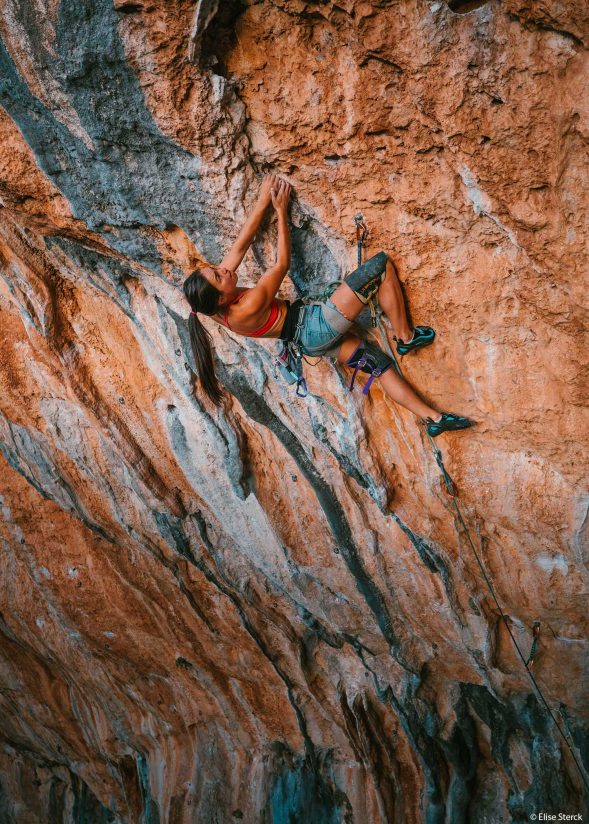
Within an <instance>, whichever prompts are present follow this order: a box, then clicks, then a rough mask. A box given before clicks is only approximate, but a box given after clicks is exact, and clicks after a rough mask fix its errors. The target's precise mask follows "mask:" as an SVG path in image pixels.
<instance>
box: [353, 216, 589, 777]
mask: <svg viewBox="0 0 589 824" xmlns="http://www.w3.org/2000/svg"><path fill="white" fill-rule="evenodd" d="M354 223H355V224H356V243H357V246H358V266H361V265H362V249H363V246H364V244H365V241H366V238H367V236H368V227H367V226H366V223H365V221H364V218H363V216H362V213H361V212H358V214H356V215H355V217H354ZM371 310H372V307H371ZM372 317H373V325H376V324H375V323H374V320H375V318H376V317H377V316H376V313H375V312H373V313H372ZM377 322H378V329H379V332H380V335H381V337H382V340H383V343H384V346H385V348H386V349H387V351H388V354H389V355H390V356H391V357H392V358H393V361H394V366H395V369H396V371H397V374H398V375H399V376H400V377H403V373H402V371H401V367H400V366H399V362H398V361H397V358H396V357H395V354H394V352H393V351H392V348H391V346H390V344H389V341H388V338H387V336H386V332H385V329H384V326H383V324H382V320H381V319H380V317H378V318H377ZM425 433H426V435H427V437H428V440H429V442H430V444H431V447H432V450H433V453H434V458H435V461H436V464H437V465H438V468H439V470H440V473H441V476H442V478H443V480H444V484H445V486H446V490H447V492H448V494H449V496H450V499H451V501H452V505H453V506H454V510H455V512H456V518H457V519H458V522H459V523H460V525H461V527H462V532H463V534H464V536H465V538H466V540H467V542H468V544H469V546H470V548H471V550H472V553H473V555H474V557H475V559H476V562H477V564H478V566H479V569H480V571H481V574H482V576H483V579H484V581H485V583H486V585H487V588H488V590H489V592H490V594H491V597H492V599H493V601H494V603H495V606H496V607H497V610H498V612H499V615H500V617H501V619H502V620H503V623H504V624H505V626H506V627H507V631H508V633H509V637H510V638H511V640H512V642H513V645H514V647H515V649H516V652H517V654H518V656H519V657H520V659H521V662H522V664H523V666H524V669H525V670H526V672H527V674H528V678H529V679H530V682H531V683H532V686H533V687H534V689H535V690H536V692H537V694H538V696H539V698H540V701H541V702H542V704H543V705H544V707H545V708H546V711H547V712H548V715H549V716H550V718H551V719H552V721H553V722H554V724H555V726H556V728H557V730H558V732H559V733H560V735H561V737H562V739H563V741H564V742H565V744H566V746H567V748H568V750H569V752H570V754H571V756H572V759H573V761H574V763H575V765H576V767H577V769H578V771H579V775H580V776H581V779H582V781H583V783H584V785H585V788H586V789H587V790H589V782H588V781H587V777H586V775H585V773H584V771H583V769H582V767H581V764H580V763H579V760H578V759H577V756H576V754H575V752H574V749H573V747H574V742H572V743H571V741H572V739H571V741H569V738H570V733H568V732H565V730H564V729H563V727H562V726H561V724H560V723H559V721H558V719H557V718H556V715H555V714H554V711H553V710H552V709H551V707H550V706H549V704H548V701H547V700H546V698H545V697H544V693H543V692H542V689H541V688H540V685H539V684H538V682H537V680H536V678H535V677H534V675H533V674H532V672H531V668H532V666H533V664H534V658H535V656H536V653H537V651H538V645H539V641H540V622H539V621H535V622H534V625H533V629H532V635H533V640H532V645H531V649H530V654H529V656H528V658H527V659H526V658H525V657H524V654H523V652H522V650H521V648H520V646H519V644H518V642H517V639H516V638H515V636H514V634H513V632H512V631H511V626H510V621H509V618H508V617H507V615H506V614H505V612H504V611H503V609H502V607H501V604H500V603H499V600H498V598H497V596H496V594H495V589H494V588H493V584H492V583H491V580H490V579H489V576H488V575H487V573H486V571H485V568H484V566H483V564H482V562H481V559H480V557H479V554H478V552H477V550H476V547H475V545H474V541H473V540H472V537H471V535H470V532H469V529H468V526H467V525H466V522H465V520H464V517H463V515H462V512H461V510H460V506H459V505H458V500H457V499H458V490H457V488H456V484H455V483H454V481H453V480H452V477H451V476H450V473H449V472H448V470H447V469H446V467H445V466H444V459H443V456H442V452H441V450H440V449H439V448H438V447H437V446H436V444H435V443H434V440H433V438H432V437H431V435H430V434H429V432H428V431H427V428H426V429H425ZM392 517H393V518H395V517H396V516H395V515H394V514H393V515H392ZM455 523H456V522H455ZM456 534H457V536H458V542H459V544H460V531H459V529H458V527H456Z"/></svg>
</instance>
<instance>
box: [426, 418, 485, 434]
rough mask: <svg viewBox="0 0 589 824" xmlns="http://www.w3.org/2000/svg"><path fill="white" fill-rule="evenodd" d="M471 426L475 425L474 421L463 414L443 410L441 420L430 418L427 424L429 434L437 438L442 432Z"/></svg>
mask: <svg viewBox="0 0 589 824" xmlns="http://www.w3.org/2000/svg"><path fill="white" fill-rule="evenodd" d="M470 426H474V421H470V420H469V419H468V418H463V417H462V415H452V413H451V412H442V417H441V418H440V420H439V421H432V419H431V418H428V419H427V421H426V424H425V428H426V429H427V434H428V435H429V436H430V437H431V438H437V436H438V435H441V434H442V432H455V431H456V430H458V429H468V428H469V427H470Z"/></svg>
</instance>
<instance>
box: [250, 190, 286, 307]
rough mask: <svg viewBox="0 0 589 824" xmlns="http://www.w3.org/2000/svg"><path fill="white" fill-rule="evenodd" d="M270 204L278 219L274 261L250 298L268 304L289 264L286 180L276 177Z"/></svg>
mask: <svg viewBox="0 0 589 824" xmlns="http://www.w3.org/2000/svg"><path fill="white" fill-rule="evenodd" d="M271 196H272V205H273V206H274V208H275V209H276V216H277V219H278V243H277V246H276V262H275V263H274V265H273V266H271V267H270V269H268V271H267V272H265V273H264V274H263V275H262V277H261V278H260V279H259V281H258V282H257V283H256V285H255V286H254V288H253V289H252V290H251V292H252V298H254V297H256V298H258V300H259V301H260V303H264V304H270V303H271V301H272V300H273V298H274V296H275V294H276V292H277V291H278V290H279V288H280V284H281V283H282V281H283V280H284V276H285V275H286V273H287V272H288V269H289V266H290V233H289V229H288V198H289V196H290V185H289V184H288V183H287V182H286V180H282V179H281V178H277V179H276V183H275V184H274V186H273V187H272V190H271Z"/></svg>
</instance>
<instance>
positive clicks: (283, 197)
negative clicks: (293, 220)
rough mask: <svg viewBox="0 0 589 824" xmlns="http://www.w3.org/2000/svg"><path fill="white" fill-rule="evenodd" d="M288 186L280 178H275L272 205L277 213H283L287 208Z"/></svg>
mask: <svg viewBox="0 0 589 824" xmlns="http://www.w3.org/2000/svg"><path fill="white" fill-rule="evenodd" d="M290 189H291V187H290V184H288V183H287V182H286V180H283V179H282V178H281V177H279V178H277V180H276V183H275V184H274V186H273V187H272V190H271V192H272V205H273V206H274V208H275V209H276V211H277V212H281V211H282V212H285V211H286V209H287V208H288V198H289V196H290Z"/></svg>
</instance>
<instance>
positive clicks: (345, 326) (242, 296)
mask: <svg viewBox="0 0 589 824" xmlns="http://www.w3.org/2000/svg"><path fill="white" fill-rule="evenodd" d="M290 191H291V187H290V186H289V184H288V183H287V182H286V181H285V180H283V179H281V178H279V177H277V176H276V175H267V176H266V177H265V178H264V181H263V183H262V186H261V189H260V194H259V197H258V200H257V202H256V205H255V207H254V209H253V211H252V213H251V214H250V216H249V218H248V219H247V221H246V223H245V225H244V227H243V229H242V230H241V232H240V233H239V236H238V238H237V240H236V241H235V243H234V244H233V246H232V247H231V249H230V250H229V251H228V252H227V254H226V255H225V257H224V258H223V260H222V261H221V264H220V265H219V266H201V267H200V268H199V269H197V270H195V271H194V272H193V273H192V274H191V275H190V276H189V277H188V278H187V279H186V280H185V282H184V294H185V295H186V299H187V300H188V303H189V304H190V308H191V310H192V311H191V313H190V319H189V328H190V340H191V343H192V348H193V352H194V358H195V361H196V371H197V374H198V377H199V380H200V383H201V385H202V388H203V390H204V391H205V393H206V394H207V395H208V397H209V398H210V399H211V400H212V401H213V403H215V404H219V403H220V401H221V398H222V391H221V387H220V386H219V383H218V380H217V376H216V374H215V368H214V362H213V353H212V348H211V336H210V334H209V332H208V331H207V330H206V329H205V327H204V326H203V324H202V323H201V321H200V319H199V314H202V315H207V316H208V317H211V318H212V319H213V320H214V321H216V322H217V323H219V324H221V326H225V327H227V328H228V329H231V330H232V331H233V332H236V333H237V334H239V335H245V336H248V337H265V338H281V339H282V340H284V341H294V342H295V343H296V344H297V346H298V347H299V349H300V350H301V351H302V352H303V353H304V354H307V355H324V354H330V355H335V356H336V357H337V359H338V361H339V362H340V363H342V364H344V365H346V366H348V367H351V368H354V369H355V373H356V371H358V370H359V369H360V370H362V371H364V372H366V373H369V374H370V375H371V378H370V379H369V381H368V384H369V383H370V382H371V381H372V380H373V379H374V378H375V377H377V376H378V377H379V378H380V385H381V387H382V389H383V391H384V392H385V393H386V394H387V395H388V396H389V397H390V398H392V400H394V401H396V402H397V403H399V404H400V405H401V406H404V407H405V408H406V409H409V410H410V411H411V412H414V413H415V414H416V415H419V417H421V418H424V419H425V422H426V427H427V431H428V432H429V434H430V435H431V436H432V437H435V436H437V435H439V434H440V433H441V432H446V431H449V430H457V429H466V428H467V427H469V426H472V422H471V421H469V420H468V418H464V417H462V416H460V415H453V414H450V413H445V412H442V413H440V412H439V411H438V410H436V409H435V408H434V407H433V406H430V405H429V404H428V403H425V401H423V400H422V399H421V398H420V397H419V396H418V395H417V394H416V393H415V392H414V391H413V389H412V388H411V387H410V386H409V384H407V383H406V382H405V381H404V380H403V378H401V377H400V376H399V375H398V374H397V372H396V371H395V369H391V368H390V367H391V366H393V365H394V361H393V359H392V358H391V357H390V356H389V355H387V354H386V353H385V352H383V351H382V350H380V349H378V348H377V347H376V346H374V345H373V344H372V343H369V342H367V341H363V340H361V339H360V338H359V337H357V336H356V335H355V334H352V333H350V332H349V329H350V327H351V326H352V323H353V321H354V318H356V317H357V316H358V315H359V314H360V312H361V311H362V310H363V309H364V307H365V305H366V303H367V302H368V300H369V299H370V298H372V297H374V296H378V301H379V303H380V306H381V307H382V309H383V311H384V312H385V314H386V316H387V317H388V319H389V320H390V322H391V325H392V327H393V331H394V334H395V336H396V338H397V352H398V353H399V354H401V355H405V354H407V353H408V352H411V351H413V350H415V349H419V348H420V347H422V346H428V345H429V344H430V343H432V341H433V339H434V337H435V333H434V330H433V329H430V328H429V327H428V326H416V327H415V328H414V329H412V328H411V327H410V326H409V322H408V319H407V313H406V311H405V304H404V301H403V293H402V291H401V286H400V284H399V281H398V279H397V274H396V271H395V267H394V265H393V263H392V261H391V259H390V258H389V257H388V256H387V255H386V254H385V253H384V252H379V253H378V254H377V255H375V256H374V257H372V258H370V259H369V260H367V261H366V262H365V263H363V264H362V265H361V266H359V267H358V269H356V270H355V271H354V272H352V273H351V274H349V275H347V277H346V279H345V280H344V282H343V283H342V284H341V285H340V286H338V287H337V289H336V290H335V292H333V294H332V295H331V297H330V298H328V299H327V300H325V301H323V302H319V301H315V302H312V303H306V304H304V303H302V301H300V300H299V301H295V302H294V303H293V304H292V305H290V304H289V303H288V301H284V300H280V299H277V298H276V293H277V292H278V289H279V288H280V284H281V283H282V281H283V280H284V277H285V275H286V273H287V272H288V269H289V266H290V236H289V229H288V217H287V210H288V199H289V195H290ZM270 204H272V205H273V207H274V209H275V210H276V215H277V221H278V244H277V253H276V262H275V263H274V265H273V266H271V267H270V269H268V271H267V272H265V274H264V275H262V277H261V278H260V279H259V280H258V282H257V283H256V285H255V286H254V287H253V288H244V287H239V286H238V285H237V280H238V278H237V274H236V271H235V270H236V269H237V267H238V266H239V264H240V263H241V261H242V260H243V257H244V255H245V253H246V252H247V250H248V249H249V247H250V246H251V244H252V241H253V239H254V236H255V234H256V231H257V229H258V227H259V226H260V223H261V221H262V218H263V216H264V212H265V211H266V209H267V207H268V206H269V205H270ZM355 373H354V374H355ZM368 384H367V386H368Z"/></svg>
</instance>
